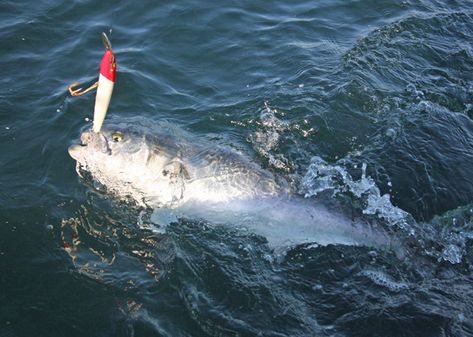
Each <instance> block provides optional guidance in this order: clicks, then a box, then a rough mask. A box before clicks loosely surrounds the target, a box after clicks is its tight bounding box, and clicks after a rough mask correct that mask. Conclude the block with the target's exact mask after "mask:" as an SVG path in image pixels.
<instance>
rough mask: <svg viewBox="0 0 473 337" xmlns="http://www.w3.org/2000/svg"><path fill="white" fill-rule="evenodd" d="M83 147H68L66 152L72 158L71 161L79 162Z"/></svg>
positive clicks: (75, 145)
mask: <svg viewBox="0 0 473 337" xmlns="http://www.w3.org/2000/svg"><path fill="white" fill-rule="evenodd" d="M85 146H86V145H82V144H74V145H71V146H69V148H68V149H67V151H68V152H69V155H70V156H71V157H72V159H74V160H76V161H79V158H80V155H81V153H82V150H83V148H84V147H85Z"/></svg>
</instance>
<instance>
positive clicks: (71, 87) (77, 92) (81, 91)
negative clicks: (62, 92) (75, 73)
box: [67, 82, 99, 96]
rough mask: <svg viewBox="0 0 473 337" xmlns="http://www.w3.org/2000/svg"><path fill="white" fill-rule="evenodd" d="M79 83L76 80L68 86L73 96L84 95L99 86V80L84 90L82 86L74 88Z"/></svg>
mask: <svg viewBox="0 0 473 337" xmlns="http://www.w3.org/2000/svg"><path fill="white" fill-rule="evenodd" d="M78 84H79V82H75V83H72V84H71V85H70V86H68V87H67V90H69V92H70V94H71V95H72V96H82V95H84V94H86V93H88V92H89V91H91V90H94V89H95V88H97V87H98V86H99V82H95V83H94V84H92V85H91V86H90V87H88V88H87V89H85V90H82V88H79V89H75V90H74V89H73V88H74V87H76V86H77V85H78Z"/></svg>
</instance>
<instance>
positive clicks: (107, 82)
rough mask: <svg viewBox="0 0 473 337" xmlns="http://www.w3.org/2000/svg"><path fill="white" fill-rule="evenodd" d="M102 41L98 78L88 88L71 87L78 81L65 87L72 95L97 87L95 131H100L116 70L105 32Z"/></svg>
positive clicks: (78, 94) (93, 128)
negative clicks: (103, 48)
mask: <svg viewBox="0 0 473 337" xmlns="http://www.w3.org/2000/svg"><path fill="white" fill-rule="evenodd" d="M102 42H103V44H104V46H105V54H104V55H103V57H102V62H101V63H100V73H99V80H98V81H97V82H95V83H94V84H93V85H92V86H90V87H89V88H87V89H85V90H82V88H79V89H75V90H74V89H73V88H74V87H75V86H76V85H77V84H78V83H73V84H71V85H70V86H68V87H67V89H68V90H69V92H70V93H71V95H72V96H82V95H84V94H85V93H87V92H89V91H91V90H93V89H95V88H97V95H96V96H95V107H94V122H93V127H92V130H93V131H94V132H96V133H99V132H100V129H101V128H102V124H103V121H104V119H105V116H106V114H107V110H108V106H109V104H110V99H111V98H112V93H113V87H114V85H115V78H116V72H117V60H116V58H115V55H114V54H113V51H112V44H111V43H110V40H109V39H108V37H107V35H106V34H105V33H102Z"/></svg>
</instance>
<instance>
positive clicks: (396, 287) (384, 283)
mask: <svg viewBox="0 0 473 337" xmlns="http://www.w3.org/2000/svg"><path fill="white" fill-rule="evenodd" d="M360 275H361V276H365V277H367V278H369V279H370V280H371V281H373V283H375V284H376V285H378V286H381V287H384V288H387V289H389V290H391V291H394V292H399V291H402V290H406V289H409V285H408V284H406V283H404V282H398V281H395V280H393V279H392V278H391V277H390V276H389V275H387V274H385V273H383V272H382V271H379V270H363V271H361V272H360Z"/></svg>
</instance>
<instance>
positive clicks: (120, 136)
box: [112, 132, 123, 143]
mask: <svg viewBox="0 0 473 337" xmlns="http://www.w3.org/2000/svg"><path fill="white" fill-rule="evenodd" d="M112 139H113V141H114V142H115V143H118V142H120V141H122V140H123V134H122V133H120V132H114V133H112Z"/></svg>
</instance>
